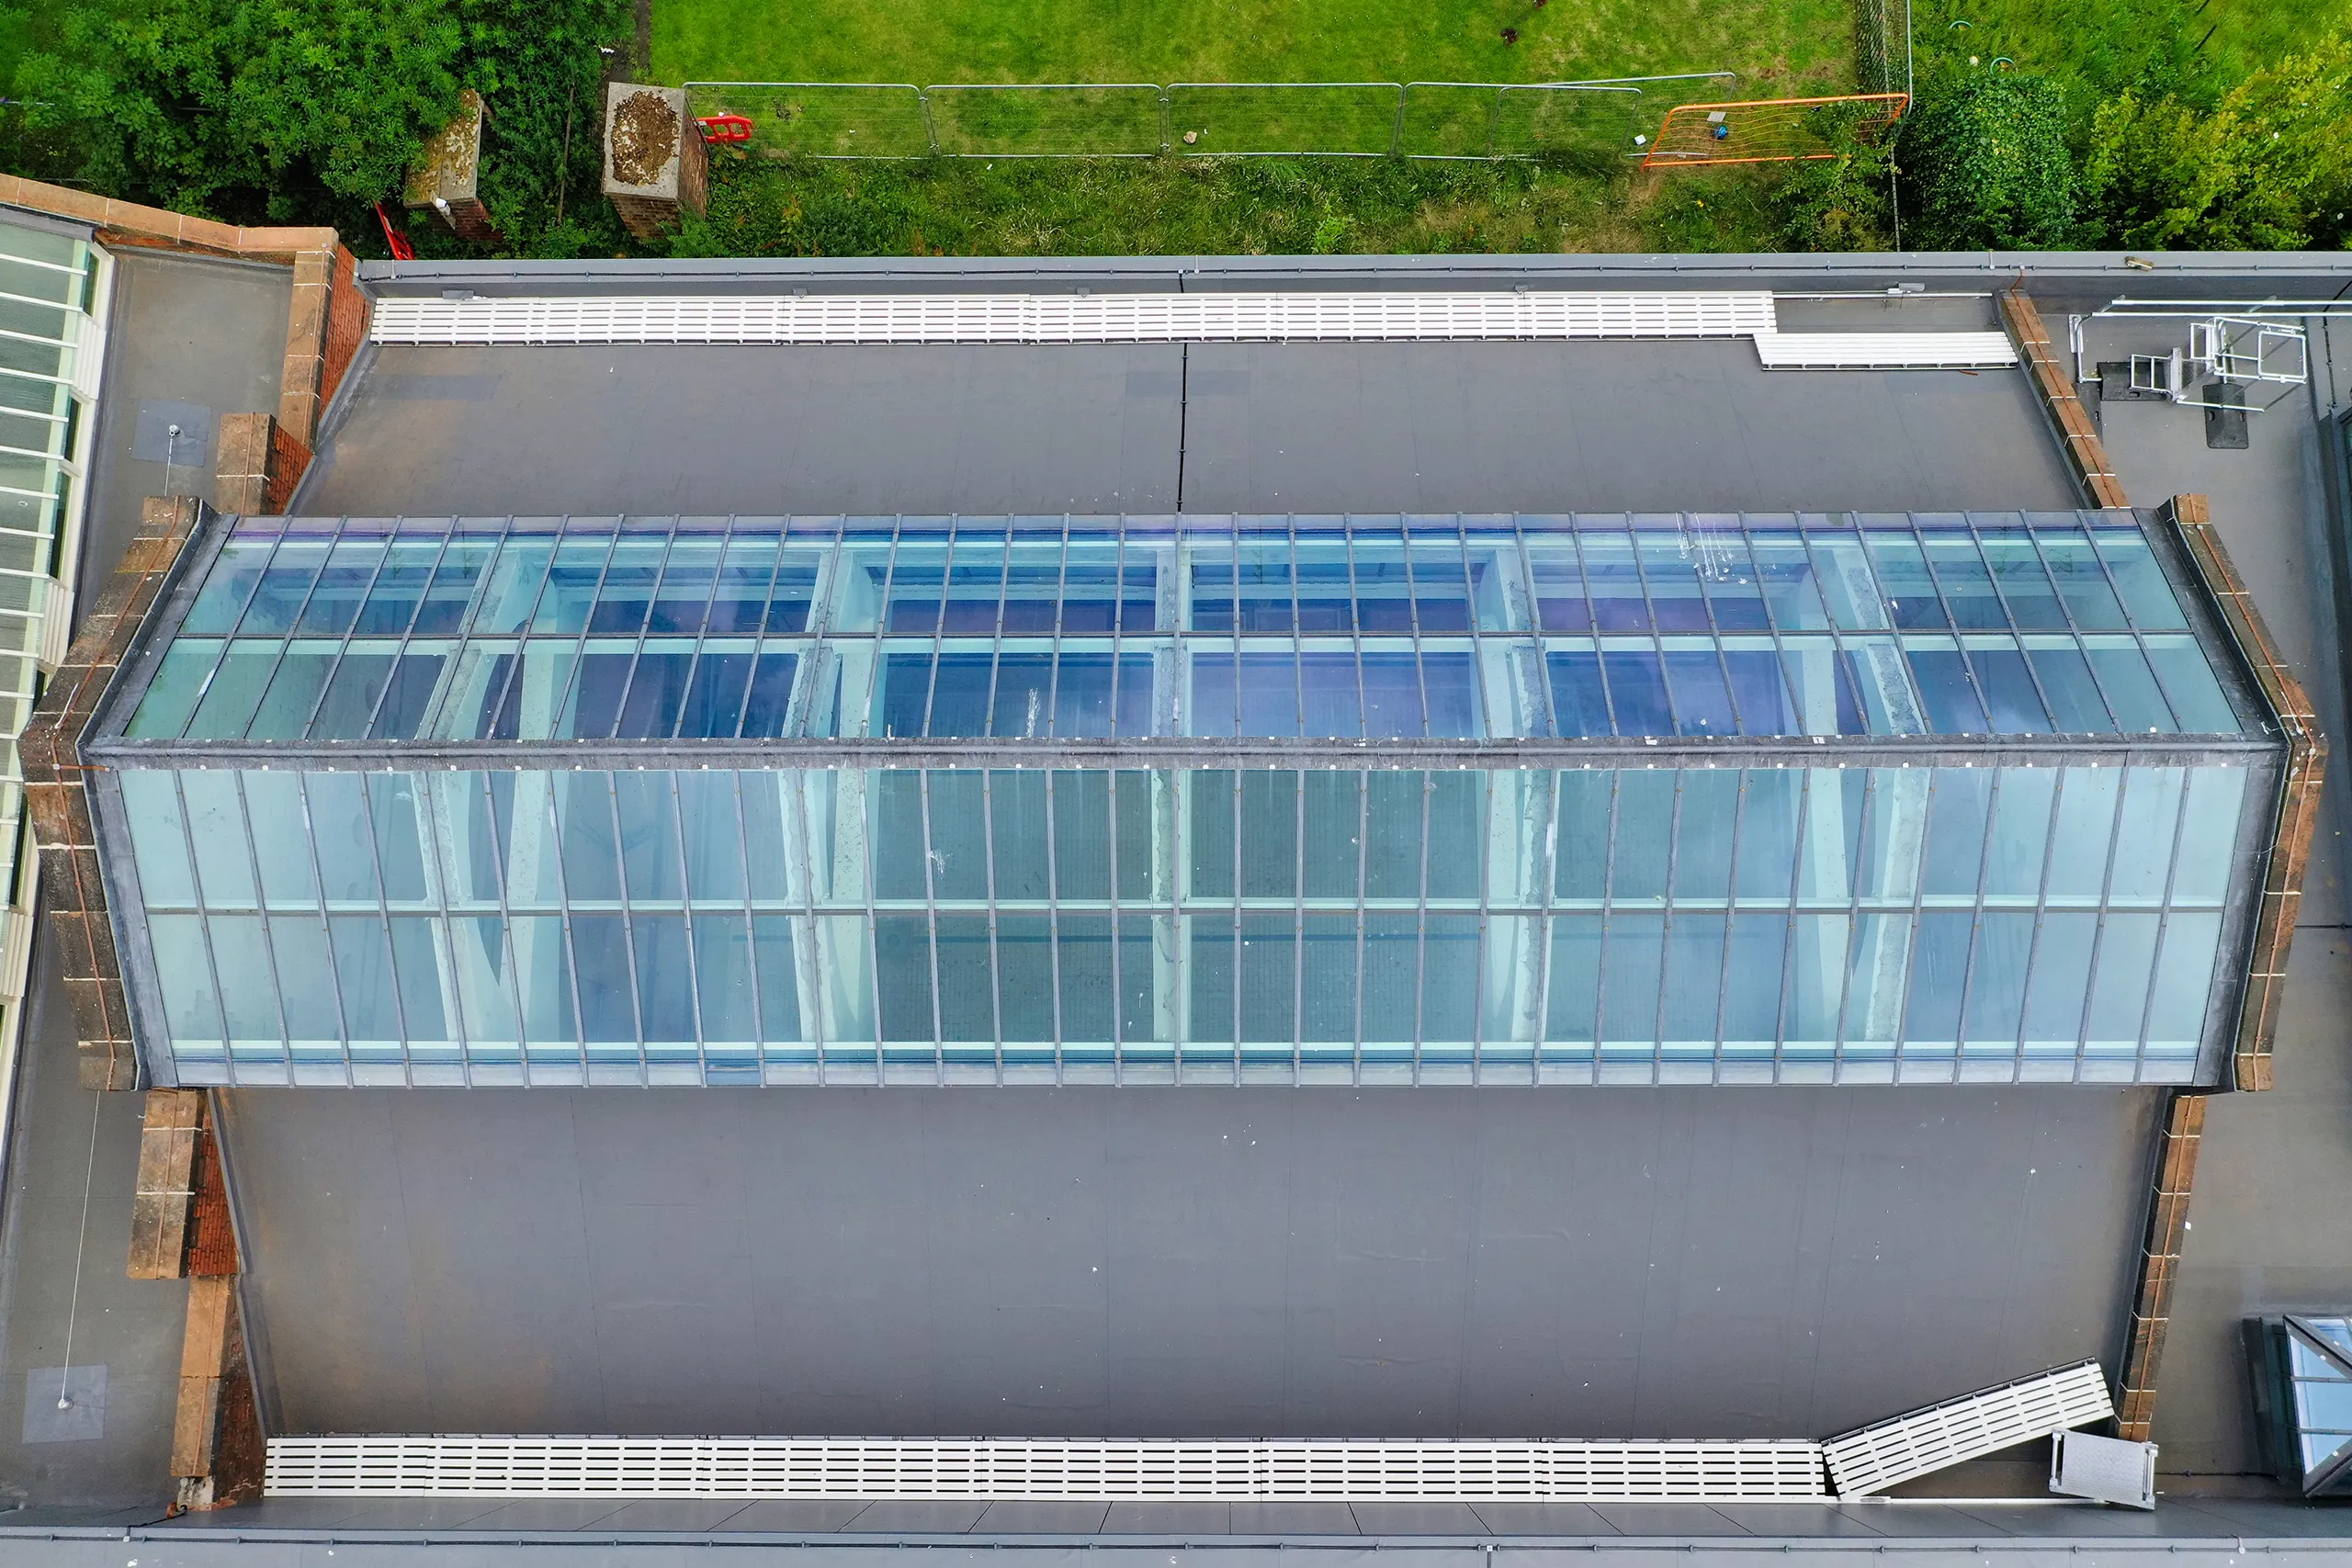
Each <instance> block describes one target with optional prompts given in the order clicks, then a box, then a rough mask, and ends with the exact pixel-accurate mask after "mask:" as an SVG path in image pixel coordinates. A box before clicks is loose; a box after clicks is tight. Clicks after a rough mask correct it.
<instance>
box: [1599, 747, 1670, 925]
mask: <svg viewBox="0 0 2352 1568" xmlns="http://www.w3.org/2000/svg"><path fill="white" fill-rule="evenodd" d="M1674 783H1675V775H1674V774H1673V773H1670V772H1668V771H1665V770H1663V769H1661V770H1657V771H1655V772H1652V771H1647V770H1645V771H1643V772H1639V773H1619V774H1617V821H1616V828H1615V832H1614V836H1613V841H1612V846H1611V848H1612V855H1611V863H1610V870H1609V896H1610V897H1611V898H1613V899H1615V900H1616V901H1617V902H1619V903H1621V904H1622V903H1625V902H1628V901H1634V900H1650V899H1662V898H1664V897H1666V887H1667V869H1668V863H1669V861H1670V859H1671V856H1672V851H1673V847H1674Z"/></svg>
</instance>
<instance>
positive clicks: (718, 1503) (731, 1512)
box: [596, 1497, 749, 1533]
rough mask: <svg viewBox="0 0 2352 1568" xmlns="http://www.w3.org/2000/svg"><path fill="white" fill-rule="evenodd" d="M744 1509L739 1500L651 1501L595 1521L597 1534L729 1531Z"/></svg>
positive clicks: (689, 1498)
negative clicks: (644, 1531) (636, 1531)
mask: <svg viewBox="0 0 2352 1568" xmlns="http://www.w3.org/2000/svg"><path fill="white" fill-rule="evenodd" d="M747 1506H749V1505H747V1504H746V1503H745V1502H744V1501H743V1499H741V1497H650V1498H646V1499H644V1500H642V1501H639V1502H635V1503H630V1504H627V1505H625V1506H622V1507H619V1508H616V1509H615V1510H614V1511H613V1512H612V1513H609V1514H607V1515H605V1517H603V1518H601V1519H598V1520H597V1521H596V1529H600V1530H689V1531H694V1532H697V1533H699V1532H701V1531H704V1530H717V1529H734V1528H735V1526H734V1524H733V1520H734V1518H735V1516H736V1515H738V1514H740V1513H741V1512H742V1511H743V1510H744V1508H745V1507H747Z"/></svg>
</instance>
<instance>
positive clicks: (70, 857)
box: [17, 496, 205, 1089]
mask: <svg viewBox="0 0 2352 1568" xmlns="http://www.w3.org/2000/svg"><path fill="white" fill-rule="evenodd" d="M204 514H205V513H204V505H203V503H202V502H199V501H198V500H196V499H195V498H194V497H192V496H171V497H158V498H153V499H150V500H149V501H148V502H146V504H145V507H144V508H143V510H142V512H141V517H140V523H139V531H138V533H137V534H135V535H133V536H131V540H130V545H129V547H126V548H125V549H124V551H123V554H122V563H121V564H120V565H119V567H117V568H116V569H115V572H114V575H113V576H112V577H110V578H108V579H107V581H106V583H105V585H104V586H103V587H101V588H100V589H99V590H98V592H97V597H96V600H95V601H93V602H92V603H91V604H90V606H89V609H88V612H87V614H86V615H85V616H84V618H83V622H82V631H81V635H80V636H78V637H75V638H74V643H73V646H72V647H71V648H69V649H66V652H65V661H64V662H63V663H62V664H61V665H59V666H58V667H57V670H56V671H55V672H54V673H53V674H51V677H50V679H49V682H48V684H47V685H46V686H44V687H43V688H42V691H41V694H40V702H39V703H37V704H36V705H34V707H33V716H32V719H31V721H30V722H29V723H28V724H27V725H26V726H25V731H24V734H23V736H22V737H21V738H20V739H18V741H17V754H18V756H19V758H20V759H21V762H22V767H23V770H24V778H25V802H26V806H27V807H28V810H29V812H30V814H31V818H32V827H33V840H34V842H35V843H36V844H37V845H38V846H39V848H40V874H41V884H40V888H41V904H42V912H41V925H42V932H43V935H44V937H45V938H46V940H48V941H50V942H54V943H55V944H56V951H57V953H58V960H59V964H60V967H61V969H62V972H63V977H64V983H65V994H66V998H67V999H68V1001H69V1002H70V1003H71V1004H72V1007H73V1014H74V1032H75V1035H76V1037H77V1039H78V1040H79V1041H80V1052H79V1057H78V1060H79V1063H80V1066H79V1072H78V1076H79V1079H80V1082H81V1086H82V1087H83V1088H84V1089H136V1088H138V1087H139V1053H138V1047H137V1044H136V1043H135V1042H134V1041H133V1039H132V1036H131V1029H130V1001H129V998H128V997H127V995H126V994H125V992H124V990H123V984H122V958H121V954H120V953H119V952H118V951H117V949H116V947H115V941H114V925H113V922H112V919H111V918H110V916H109V915H108V912H107V892H106V883H105V880H104V878H103V874H102V873H101V871H100V868H99V865H98V848H97V833H96V829H95V827H94V826H93V825H92V814H91V811H90V790H89V770H88V768H87V767H86V766H85V764H84V762H83V761H82V739H83V735H84V733H85V731H86V730H87V729H88V728H89V726H90V721H91V719H92V717H93V716H95V715H96V711H97V707H98V704H99V702H100V700H101V699H103V698H104V696H105V695H106V692H107V687H108V686H110V685H112V684H113V682H114V678H115V674H116V671H119V669H120V668H121V666H122V661H123V660H124V658H125V657H127V656H128V654H129V653H130V647H131V643H132V641H133V640H134V639H135V637H137V635H138V632H139V628H140V626H141V623H142V622H144V621H145V619H146V618H147V614H148V612H149V611H150V610H152V609H153V607H154V604H155V601H156V599H157V598H158V597H160V596H161V594H162V593H163V591H164V584H165V582H166V581H168V579H169V577H170V574H171V570H172V568H173V566H174V564H175V563H176V562H177V561H178V559H179V557H180V552H181V550H182V549H184V548H185V547H187V542H188V540H189V538H190V537H192V536H194V534H195V532H196V529H197V525H198V522H199V521H200V520H201V518H202V517H203V516H204Z"/></svg>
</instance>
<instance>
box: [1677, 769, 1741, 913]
mask: <svg viewBox="0 0 2352 1568" xmlns="http://www.w3.org/2000/svg"><path fill="white" fill-rule="evenodd" d="M1679 779H1680V784H1681V791H1682V804H1681V810H1680V813H1679V817H1678V819H1677V826H1676V829H1675V851H1674V897H1675V899H1676V901H1677V902H1681V901H1684V900H1693V899H1696V900H1707V901H1713V900H1719V899H1724V898H1728V897H1731V863H1732V840H1733V837H1734V833H1733V829H1734V826H1735V825H1736V823H1737V822H1738V820H1739V779H1740V775H1739V773H1737V772H1736V770H1733V769H1729V768H1696V769H1690V770H1686V771H1685V772H1683V773H1681V774H1679Z"/></svg>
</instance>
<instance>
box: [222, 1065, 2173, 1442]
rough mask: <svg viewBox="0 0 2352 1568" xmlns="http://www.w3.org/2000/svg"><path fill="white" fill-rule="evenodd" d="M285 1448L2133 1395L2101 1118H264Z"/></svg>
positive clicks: (2101, 1103)
mask: <svg viewBox="0 0 2352 1568" xmlns="http://www.w3.org/2000/svg"><path fill="white" fill-rule="evenodd" d="M223 1098H224V1100H225V1101H226V1103H227V1106H228V1112H227V1120H226V1125H227V1129H228V1131H227V1137H228V1140H229V1146H230V1148H231V1149H232V1151H233V1154H234V1159H235V1172H236V1180H237V1183H238V1186H239V1190H240V1194H241V1205H242V1210H241V1217H242V1220H243V1227H244V1228H243V1241H244V1245H245V1247H246V1249H247V1261H248V1267H249V1269H251V1274H250V1277H249V1279H248V1282H247V1290H248V1297H247V1299H248V1300H249V1301H250V1302H251V1303H253V1305H254V1308H255V1310H256V1312H257V1315H258V1318H259V1321H260V1324H261V1325H262V1326H263V1328H264V1329H265V1331H266V1364H267V1367H268V1370H269V1372H270V1375H271V1379H272V1381H273V1382H274V1392H275V1399H274V1402H273V1403H274V1404H275V1407H276V1411H277V1422H278V1427H277V1429H279V1430H283V1431H290V1432H334V1431H363V1432H364V1431H390V1432H433V1431H443V1432H450V1431H459V1432H462V1431H520V1432H529V1431H544V1432H634V1433H663V1432H706V1431H719V1432H793V1433H809V1434H834V1435H853V1434H891V1435H941V1434H982V1435H1025V1434H1035V1435H1081V1436H1083V1435H1095V1436H1145V1437H1156V1436H1183V1437H1211V1436H1234V1437H1276V1436H1355V1437H1454V1436H1465V1437H1467V1436H1494V1437H1503V1436H1522V1437H1541V1436H1588V1437H1603V1436H1606V1437H1625V1438H1634V1437H1724V1438H1731V1437H1818V1436H1824V1435H1826V1434H1829V1433H1833V1432H1837V1431H1840V1430H1843V1429H1846V1428H1849V1427H1855V1426H1859V1425H1860V1424H1862V1423H1864V1422H1866V1421H1869V1420H1872V1419H1875V1418H1878V1417H1880V1416H1886V1415H1891V1414H1894V1413H1895V1412H1897V1411H1901V1410H1904V1409H1907V1408H1910V1407H1912V1406H1915V1405H1919V1404H1928V1403H1930V1402H1932V1401H1934V1400H1937V1399H1940V1398H1944V1397H1948V1396H1950V1395H1952V1394H1957V1393H1965V1392H1967V1391H1968V1390H1970V1389H1973V1388H1976V1387H1980V1386H1983V1385H1985V1384H1988V1383H1992V1382H1999V1381H2002V1380H2004V1379H2006V1378H2008V1377H2011V1376H2014V1375H2018V1373H2020V1372H2022V1371H2032V1370H2037V1369H2040V1368H2041V1367H2045V1366H2051V1365H2054V1364H2057V1363H2060V1362H2064V1361H2070V1360H2076V1359H2082V1358H2084V1357H2086V1356H2103V1355H2109V1354H2110V1353H2111V1351H2112V1349H2113V1343H2112V1342H2113V1340H2114V1339H2115V1338H2116V1337H2117V1336H2116V1330H2117V1328H2118V1325H2120V1322H2121V1313H2122V1311H2123V1307H2124V1303H2125V1293H2126V1292H2127V1291H2128V1289H2129V1287H2130V1284H2131V1258H2130V1257H2129V1253H2130V1250H2131V1249H2130V1247H2129V1246H2128V1245H2127V1244H2126V1243H2125V1241H2124V1237H2125V1235H2126V1234H2127V1232H2128V1231H2130V1230H2131V1227H2132V1225H2133V1224H2134V1223H2135V1218H2136V1215H2137V1213H2138V1209H2139V1204H2140V1184H2141V1181H2142V1179H2143V1177H2142V1173H2143V1162H2144V1158H2145V1153H2146V1148H2147V1143H2148V1136H2149V1132H2150V1117H2151V1115H2152V1114H2153V1108H2154V1105H2155V1103H2156V1101H2155V1099H2154V1097H2153V1096H2151V1095H2149V1094H2147V1093H2145V1092H2135V1091H2128V1090H2114V1091H2101V1090H2088V1089H1966V1088H1947V1089H1932V1090H1925V1091H1917V1090H1912V1091H1906V1090H1902V1089H1882V1090H1834V1089H1817V1090H1816V1089H1759V1090H1750V1089H1713V1088H1700V1089H1623V1090H1600V1091H1597V1092H1579V1091H1563V1090H1549V1091H1540V1090H1539V1091H1510V1090H1497V1089H1431V1088H1421V1089H1374V1090H1364V1091H1353V1090H1342V1089H1329V1090H1317V1089H1141V1088H1101V1089H839V1088H829V1089H767V1090H756V1091H755V1090H740V1091H725V1090H722V1091H718V1092H712V1091H709V1090H703V1089H649V1090H619V1089H455V1090H442V1089H236V1090H229V1091H225V1093H224V1096H223Z"/></svg>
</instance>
